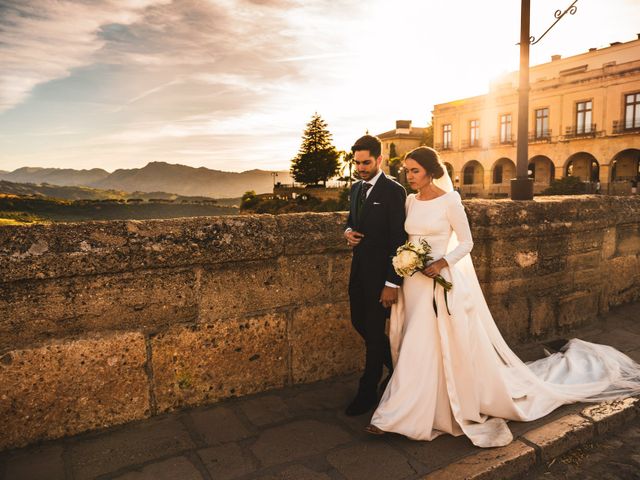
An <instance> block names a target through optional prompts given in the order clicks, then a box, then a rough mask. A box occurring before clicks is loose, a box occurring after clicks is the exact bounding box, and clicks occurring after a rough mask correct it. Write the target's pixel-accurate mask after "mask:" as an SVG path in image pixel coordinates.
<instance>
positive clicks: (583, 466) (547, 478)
mask: <svg viewBox="0 0 640 480" xmlns="http://www.w3.org/2000/svg"><path fill="white" fill-rule="evenodd" d="M639 479H640V420H636V421H634V422H632V423H631V424H630V425H627V426H625V427H624V429H623V430H622V431H619V432H617V433H616V434H615V435H613V436H610V437H607V438H605V439H602V440H601V441H600V442H598V443H597V444H593V443H588V444H586V445H583V446H581V447H579V448H577V449H575V450H573V451H571V452H569V453H567V454H565V455H562V456H561V457H559V458H556V459H554V460H553V461H552V462H549V464H548V465H547V466H546V467H545V468H540V469H538V470H536V471H535V472H531V474H530V475H528V476H527V477H525V478H524V479H523V480H639Z"/></svg>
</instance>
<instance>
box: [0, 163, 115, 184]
mask: <svg viewBox="0 0 640 480" xmlns="http://www.w3.org/2000/svg"><path fill="white" fill-rule="evenodd" d="M108 176H109V172H107V171H106V170H102V169H101V168H92V169H91V170H74V169H72V168H39V167H22V168H18V169H17V170H14V171H13V172H0V179H1V180H8V181H10V182H18V183H51V184H53V185H84V186H91V185H92V184H93V183H95V182H99V181H100V180H103V179H104V178H106V177H108Z"/></svg>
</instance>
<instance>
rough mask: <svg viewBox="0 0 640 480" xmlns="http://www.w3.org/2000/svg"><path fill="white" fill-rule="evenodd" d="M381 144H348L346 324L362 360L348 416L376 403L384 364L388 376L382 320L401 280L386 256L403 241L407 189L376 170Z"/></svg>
mask: <svg viewBox="0 0 640 480" xmlns="http://www.w3.org/2000/svg"><path fill="white" fill-rule="evenodd" d="M381 149H382V145H381V142H380V140H379V139H378V138H377V137H373V136H371V135H365V136H364V137H361V138H359V139H358V140H357V141H356V143H355V144H354V145H353V147H351V151H352V152H353V161H354V163H355V165H356V168H357V171H358V175H359V176H360V178H361V181H359V182H356V183H354V184H353V186H352V187H351V207H350V210H349V218H348V220H347V229H346V230H345V232H344V236H345V238H346V239H347V244H348V245H349V246H350V247H352V248H353V257H352V259H351V274H350V276H349V301H350V306H351V323H352V324H353V326H354V327H355V329H356V330H357V331H358V333H359V334H360V336H362V338H363V339H364V342H365V347H366V361H365V369H364V374H363V375H362V377H361V378H360V386H359V388H358V393H357V394H356V397H355V398H354V399H353V401H352V402H351V404H350V405H349V406H348V407H347V410H346V412H345V413H346V414H347V415H349V416H354V415H362V414H363V413H366V412H368V411H369V410H371V409H372V408H373V407H375V406H376V405H377V403H378V395H377V390H378V383H379V382H380V378H381V377H382V365H383V364H384V365H386V366H387V368H388V369H389V375H391V371H392V369H393V366H392V363H391V350H390V348H389V338H388V337H387V335H386V334H385V323H386V319H387V317H388V313H389V307H391V305H392V304H394V303H396V302H397V300H398V287H399V286H400V284H401V283H402V278H401V277H399V276H398V275H397V274H396V272H395V271H394V269H393V266H392V265H391V258H392V257H393V256H394V255H395V252H396V249H397V248H398V247H399V246H400V245H402V244H403V243H404V242H405V240H406V234H405V231H404V219H405V210H404V203H405V199H406V197H407V194H406V192H405V190H404V188H403V187H402V185H400V184H399V183H397V182H395V181H393V180H391V179H390V178H388V177H387V176H386V175H385V174H384V173H383V172H382V170H381V169H380V165H381V163H382V156H381ZM387 380H388V378H387Z"/></svg>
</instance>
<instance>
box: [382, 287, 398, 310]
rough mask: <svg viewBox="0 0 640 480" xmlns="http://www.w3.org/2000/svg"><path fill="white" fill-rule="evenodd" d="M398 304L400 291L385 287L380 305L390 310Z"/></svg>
mask: <svg viewBox="0 0 640 480" xmlns="http://www.w3.org/2000/svg"><path fill="white" fill-rule="evenodd" d="M397 302H398V289H397V288H393V287H384V288H383V289H382V293H381V294H380V303H382V306H383V307H384V308H389V307H390V306H391V305H393V304H394V303H397Z"/></svg>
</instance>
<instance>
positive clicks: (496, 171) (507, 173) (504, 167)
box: [491, 157, 516, 184]
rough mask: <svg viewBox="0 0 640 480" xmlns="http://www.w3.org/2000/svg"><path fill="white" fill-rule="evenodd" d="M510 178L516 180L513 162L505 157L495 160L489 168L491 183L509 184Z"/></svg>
mask: <svg viewBox="0 0 640 480" xmlns="http://www.w3.org/2000/svg"><path fill="white" fill-rule="evenodd" d="M512 178H516V164H515V163H513V160H511V159H510V158H506V157H502V158H499V159H498V160H496V162H495V163H494V164H493V166H492V167H491V183H493V184H503V183H509V181H510V180H511V179H512Z"/></svg>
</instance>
